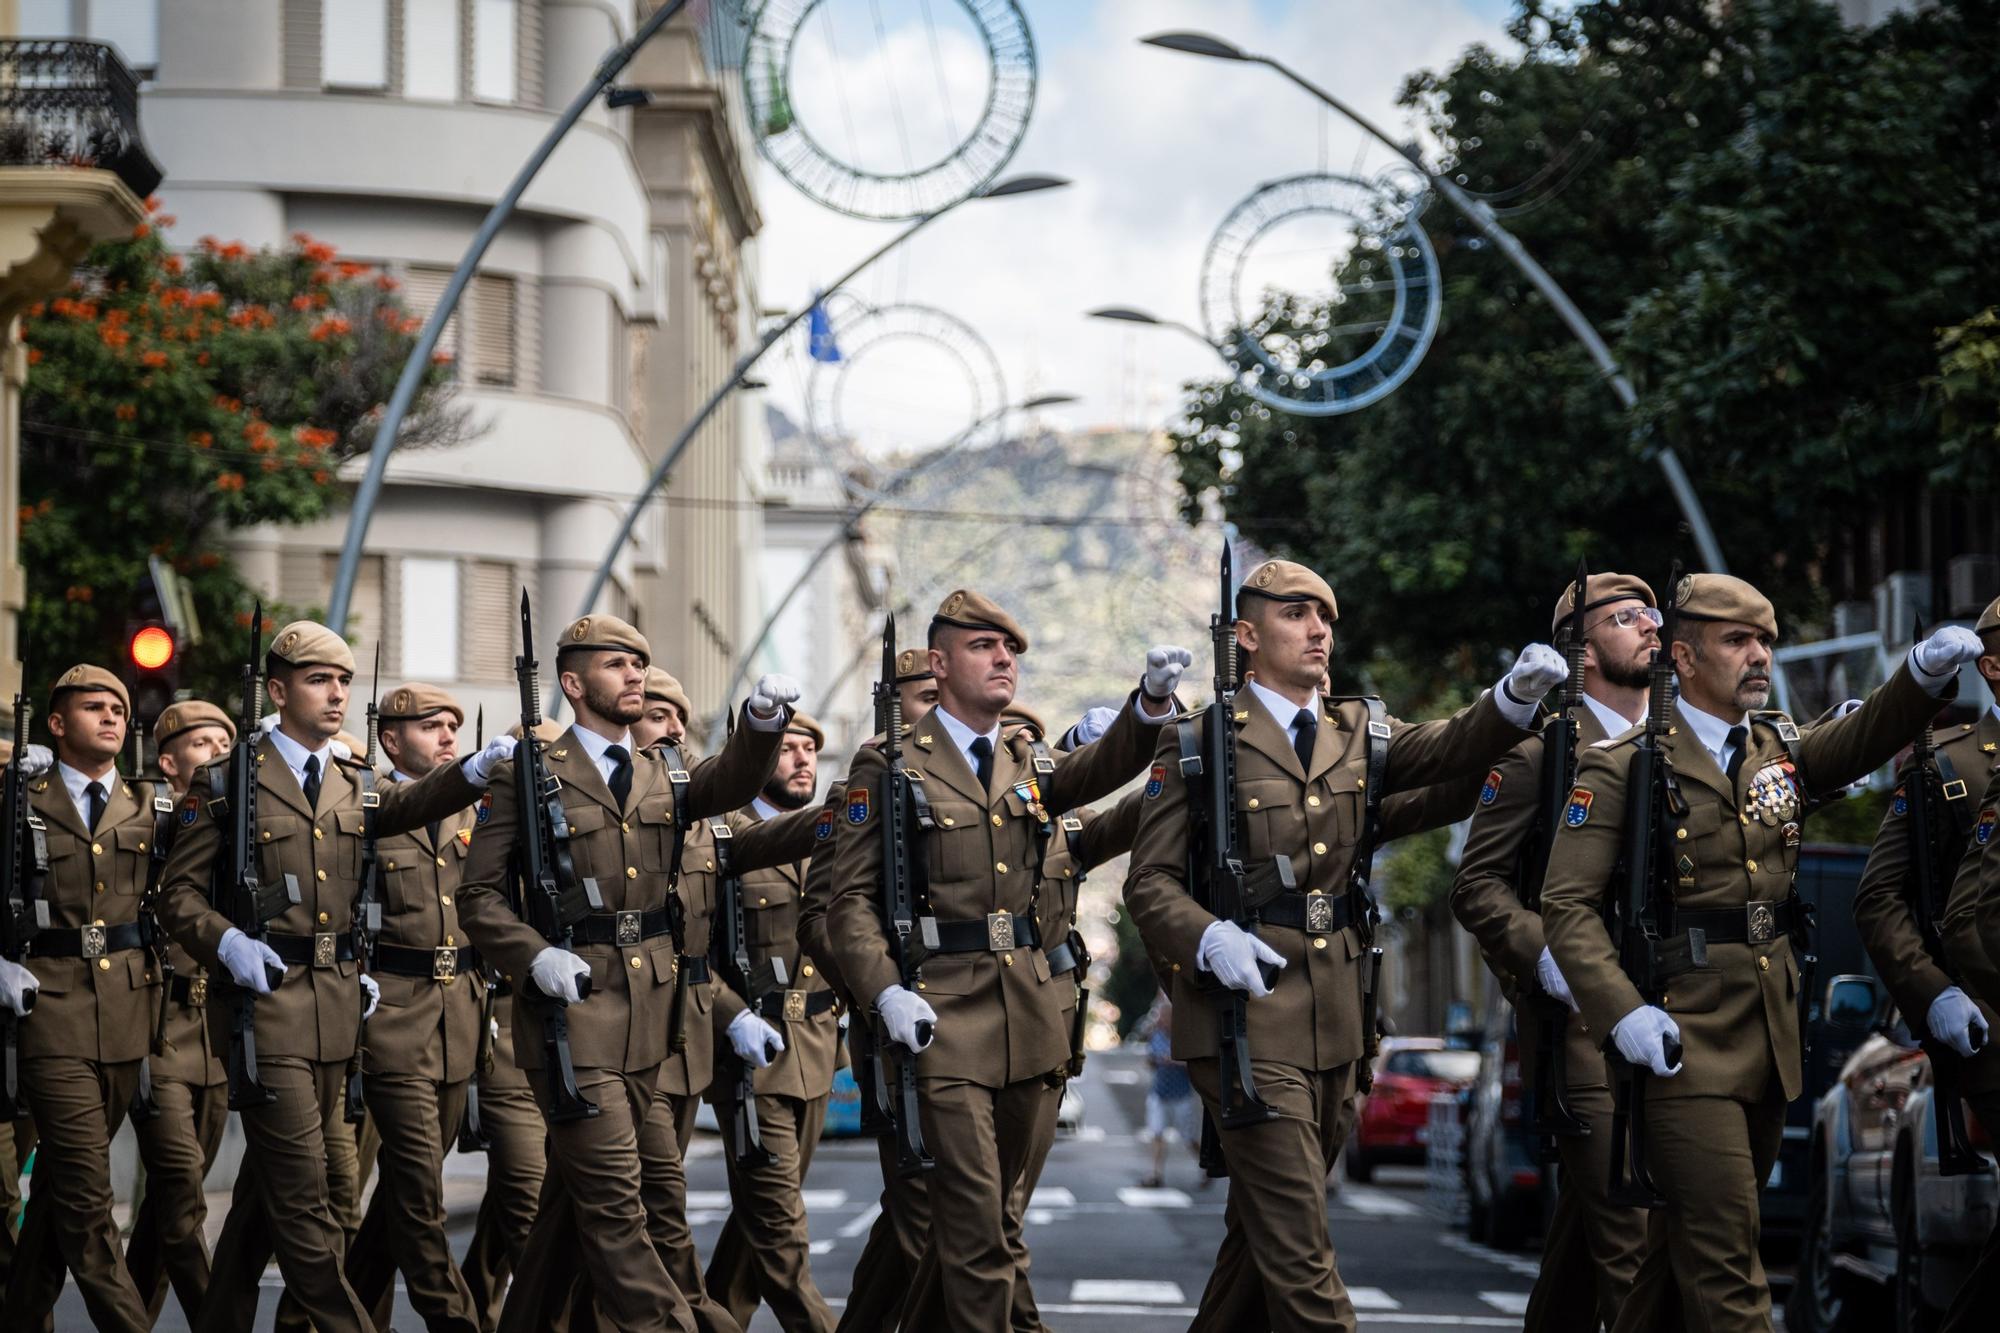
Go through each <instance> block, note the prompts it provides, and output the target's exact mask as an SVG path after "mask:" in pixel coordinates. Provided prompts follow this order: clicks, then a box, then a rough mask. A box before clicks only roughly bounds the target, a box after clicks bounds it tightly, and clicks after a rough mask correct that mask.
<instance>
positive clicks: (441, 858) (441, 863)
mask: <svg viewBox="0 0 2000 1333" xmlns="http://www.w3.org/2000/svg"><path fill="white" fill-rule="evenodd" d="M437 863H438V864H439V865H443V864H444V858H443V857H442V856H440V857H439V858H438V859H437Z"/></svg>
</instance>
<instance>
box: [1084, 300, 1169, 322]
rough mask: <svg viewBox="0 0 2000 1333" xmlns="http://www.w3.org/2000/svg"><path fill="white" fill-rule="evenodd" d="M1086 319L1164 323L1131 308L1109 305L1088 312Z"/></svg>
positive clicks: (1157, 317)
mask: <svg viewBox="0 0 2000 1333" xmlns="http://www.w3.org/2000/svg"><path fill="white" fill-rule="evenodd" d="M1084 318H1086V319H1115V320H1117V321H1118V322H1119V323H1121V324H1160V323H1163V322H1164V321H1163V320H1161V318H1160V317H1159V316H1158V315H1149V314H1147V313H1146V312H1145V311H1143V310H1134V309H1133V308H1132V307H1131V306H1124V305H1107V306H1100V307H1098V308H1097V309H1095V310H1092V311H1088V312H1086V314H1085V316H1084Z"/></svg>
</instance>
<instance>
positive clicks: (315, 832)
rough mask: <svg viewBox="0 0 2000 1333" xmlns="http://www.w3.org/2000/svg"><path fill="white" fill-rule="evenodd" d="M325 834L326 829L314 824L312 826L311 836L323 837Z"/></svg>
mask: <svg viewBox="0 0 2000 1333" xmlns="http://www.w3.org/2000/svg"><path fill="white" fill-rule="evenodd" d="M325 836H326V830H325V829H323V828H320V827H318V826H317V825H315V826H314V828H313V837H315V838H324V837H325Z"/></svg>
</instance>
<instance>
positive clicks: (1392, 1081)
mask: <svg viewBox="0 0 2000 1333" xmlns="http://www.w3.org/2000/svg"><path fill="white" fill-rule="evenodd" d="M1478 1073H1479V1055H1478V1053H1477V1052H1476V1051H1454V1050H1450V1049H1448V1048H1447V1047H1446V1046H1445V1042H1444V1039H1443V1038H1442V1037H1387V1038H1384V1039H1383V1042H1382V1049H1381V1051H1380V1052H1379V1053H1378V1054H1377V1055H1376V1057H1375V1086H1374V1088H1373V1089H1372V1090H1371V1091H1370V1092H1369V1093H1368V1095H1367V1096H1366V1097H1364V1098H1362V1101H1361V1110H1360V1113H1359V1114H1358V1115H1357V1116H1356V1117H1355V1122H1354V1134H1353V1137H1352V1138H1351V1139H1350V1140H1349V1141H1348V1144H1347V1154H1346V1162H1347V1178H1348V1179H1349V1180H1363V1181H1365V1180H1368V1179H1369V1178H1370V1177H1372V1176H1373V1175H1374V1174H1375V1168H1376V1167H1377V1166H1380V1165H1383V1164H1384V1163H1397V1164H1402V1165H1408V1166H1422V1165H1423V1164H1424V1140H1425V1139H1426V1138H1428V1137H1429V1124H1430V1118H1431V1098H1432V1097H1434V1096H1436V1095H1437V1094H1438V1093H1441V1092H1442V1093H1456V1092H1457V1091H1458V1090H1459V1089H1460V1088H1462V1087H1464V1086H1465V1085H1466V1084H1468V1083H1470V1082H1472V1080H1473V1079H1474V1078H1475V1077H1477V1075H1478Z"/></svg>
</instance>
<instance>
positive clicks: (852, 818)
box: [847, 787, 868, 824]
mask: <svg viewBox="0 0 2000 1333" xmlns="http://www.w3.org/2000/svg"><path fill="white" fill-rule="evenodd" d="M847 822H848V823H850V824H866V823H867V822H868V789H867V788H866V787H859V788H856V789H855V790H854V791H851V792H849V793H847Z"/></svg>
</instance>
